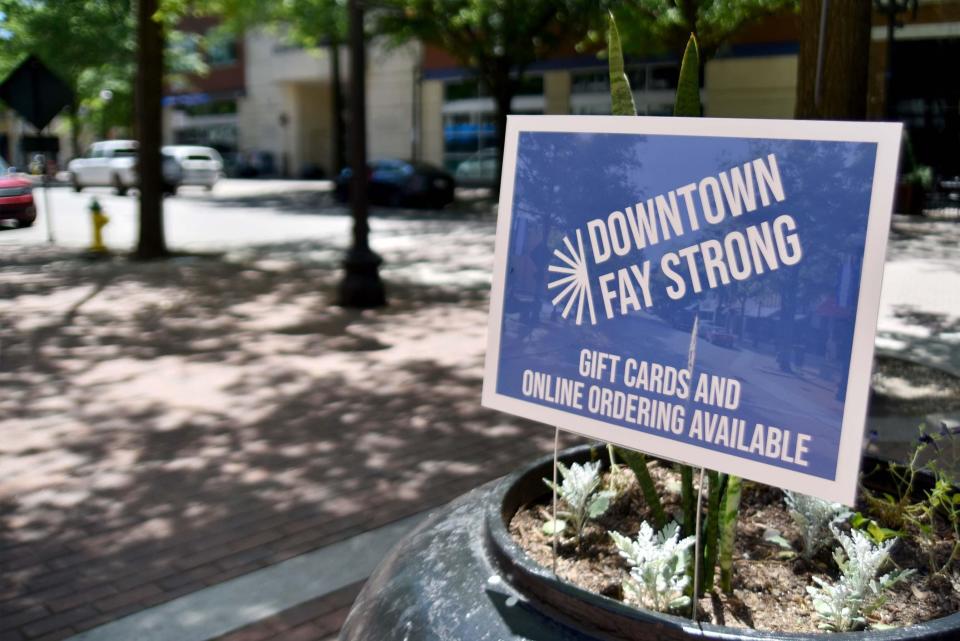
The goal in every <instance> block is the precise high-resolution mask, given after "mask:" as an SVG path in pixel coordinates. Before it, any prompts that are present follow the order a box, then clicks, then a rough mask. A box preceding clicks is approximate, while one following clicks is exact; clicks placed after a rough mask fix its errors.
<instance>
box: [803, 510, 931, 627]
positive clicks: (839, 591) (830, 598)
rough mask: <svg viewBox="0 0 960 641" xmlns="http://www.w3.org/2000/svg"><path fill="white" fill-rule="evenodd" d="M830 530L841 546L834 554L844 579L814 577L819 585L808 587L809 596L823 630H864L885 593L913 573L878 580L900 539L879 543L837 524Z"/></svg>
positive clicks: (905, 572) (896, 572) (897, 574)
mask: <svg viewBox="0 0 960 641" xmlns="http://www.w3.org/2000/svg"><path fill="white" fill-rule="evenodd" d="M830 530H831V532H833V536H834V537H836V539H837V541H838V542H839V543H840V547H838V548H835V549H834V551H833V558H834V560H835V561H836V562H837V567H838V568H840V579H839V580H838V581H837V582H835V583H834V582H831V581H828V580H826V579H821V578H820V577H814V578H813V580H814V582H815V583H816V584H817V585H816V586H812V585H811V586H807V593H808V594H809V595H810V596H811V597H812V599H813V609H814V610H815V611H816V613H817V616H818V617H819V618H820V624H819V627H820V628H821V629H822V630H831V631H833V632H843V631H846V630H855V629H858V628H863V627H865V626H866V623H867V617H868V616H870V614H871V613H872V612H873V611H874V610H876V609H877V608H878V607H880V606H881V605H883V602H884V600H885V598H886V597H885V594H884V593H885V592H886V591H887V590H888V589H890V588H891V587H893V586H894V585H895V584H896V583H897V582H899V581H901V580H903V579H905V578H906V577H908V576H909V575H911V574H912V573H913V570H895V571H893V572H888V573H887V574H884V575H883V576H881V577H879V578H877V574H878V573H879V572H880V569H881V568H882V567H883V566H884V564H885V563H886V562H887V560H888V559H889V557H890V550H891V548H893V546H894V544H895V543H896V542H897V540H898V539H890V540H888V541H886V542H884V543H880V544H875V543H873V541H871V540H870V537H868V536H867V535H866V534H864V533H863V532H861V531H860V530H852V531H851V532H850V534H845V533H843V532H840V531H839V530H838V529H837V528H836V526H834V525H830Z"/></svg>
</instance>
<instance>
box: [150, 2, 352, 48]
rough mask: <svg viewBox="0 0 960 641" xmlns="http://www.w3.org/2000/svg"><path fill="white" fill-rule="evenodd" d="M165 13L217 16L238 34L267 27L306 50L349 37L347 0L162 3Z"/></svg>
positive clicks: (343, 40)
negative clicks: (306, 48)
mask: <svg viewBox="0 0 960 641" xmlns="http://www.w3.org/2000/svg"><path fill="white" fill-rule="evenodd" d="M163 11H164V13H165V14H168V15H170V16H173V17H176V16H179V15H183V14H184V13H186V12H193V13H198V14H201V15H213V16H218V17H221V18H222V19H223V20H224V23H223V24H224V27H225V28H227V29H230V30H232V31H234V32H236V33H241V32H243V31H245V30H248V29H251V28H267V29H269V30H272V31H273V32H275V34H276V35H278V36H280V37H281V38H282V39H285V40H286V41H288V42H290V43H292V44H297V45H301V46H304V47H320V46H323V45H326V44H328V43H331V42H332V43H342V42H345V41H346V36H347V2H346V0H283V2H264V1H263V0H163Z"/></svg>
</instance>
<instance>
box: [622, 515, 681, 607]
mask: <svg viewBox="0 0 960 641" xmlns="http://www.w3.org/2000/svg"><path fill="white" fill-rule="evenodd" d="M610 537H611V538H612V539H613V542H614V543H615V544H616V546H617V549H618V550H619V551H620V556H622V557H623V558H624V559H626V560H627V564H628V565H630V576H629V577H628V578H627V579H625V580H624V582H623V591H624V594H625V595H626V596H627V597H628V598H630V599H632V600H635V601H636V602H638V603H639V604H640V605H641V606H643V607H645V608H649V609H651V610H656V611H658V612H667V611H670V610H675V609H677V608H682V607H684V606H686V605H689V604H690V597H688V596H687V595H686V594H684V591H685V590H686V589H687V585H688V584H689V582H690V579H689V577H688V576H687V573H686V570H687V556H688V550H689V549H690V547H691V546H693V544H694V540H695V539H694V537H692V536H688V537H687V538H685V539H682V540H681V539H680V526H679V525H677V523H676V522H673V523H670V524H669V525H667V526H666V527H664V528H663V530H661V531H660V533H659V534H656V533H654V531H653V528H652V527H650V525H649V524H648V523H646V522H643V523H642V524H641V525H640V532H639V534H637V538H636V539H635V540H631V539H629V538H628V537H625V536H623V535H622V534H619V533H617V532H610Z"/></svg>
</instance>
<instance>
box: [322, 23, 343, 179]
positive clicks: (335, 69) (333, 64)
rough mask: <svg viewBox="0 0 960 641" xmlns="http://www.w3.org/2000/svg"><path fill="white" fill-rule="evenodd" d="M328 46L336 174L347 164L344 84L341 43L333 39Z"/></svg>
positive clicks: (334, 171) (334, 170)
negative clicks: (341, 67) (342, 79)
mask: <svg viewBox="0 0 960 641" xmlns="http://www.w3.org/2000/svg"><path fill="white" fill-rule="evenodd" d="M327 47H328V49H329V51H330V102H331V104H330V110H331V111H332V112H333V113H332V114H331V116H332V118H333V120H332V123H331V124H332V125H333V171H332V172H331V173H332V174H333V175H334V176H336V175H337V174H339V173H340V170H341V169H343V167H344V165H345V164H346V160H345V152H344V149H345V146H344V131H345V129H346V125H345V124H344V122H343V85H342V84H341V83H340V43H339V42H338V41H336V40H331V41H330V42H329V43H328V44H327Z"/></svg>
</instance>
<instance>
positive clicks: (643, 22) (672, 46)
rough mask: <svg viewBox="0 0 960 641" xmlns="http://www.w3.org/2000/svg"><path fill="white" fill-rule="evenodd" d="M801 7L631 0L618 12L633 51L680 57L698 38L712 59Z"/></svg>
mask: <svg viewBox="0 0 960 641" xmlns="http://www.w3.org/2000/svg"><path fill="white" fill-rule="evenodd" d="M798 5H799V2H798V0H685V1H684V2H677V1H676V0H628V1H627V2H620V3H616V9H615V12H616V14H617V17H618V18H619V19H620V23H621V24H623V25H624V28H623V32H624V36H625V41H626V42H627V43H628V46H630V47H631V48H632V51H636V52H638V53H642V54H650V53H662V52H664V51H667V52H676V53H677V54H679V53H680V51H682V50H683V48H684V47H685V46H686V43H687V42H688V40H689V37H690V34H694V35H695V36H696V38H697V41H698V42H699V43H700V46H701V48H702V50H703V51H704V52H705V54H706V57H708V58H709V57H711V56H713V54H714V53H715V52H716V51H717V49H718V48H719V47H720V46H721V45H722V44H723V43H724V42H725V41H726V40H727V39H729V38H730V36H731V35H733V34H734V33H736V32H737V30H739V29H740V28H741V27H743V26H745V25H747V24H749V23H751V22H754V21H756V20H757V19H758V18H761V17H763V16H767V15H771V14H774V13H777V12H779V11H783V10H789V9H796V8H797V7H798Z"/></svg>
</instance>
